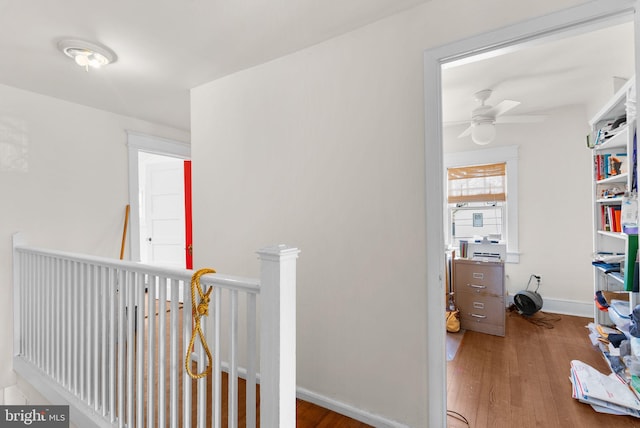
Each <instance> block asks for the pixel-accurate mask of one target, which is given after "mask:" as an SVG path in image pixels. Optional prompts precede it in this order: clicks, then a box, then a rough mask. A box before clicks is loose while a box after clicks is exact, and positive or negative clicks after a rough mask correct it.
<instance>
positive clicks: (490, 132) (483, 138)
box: [471, 121, 496, 146]
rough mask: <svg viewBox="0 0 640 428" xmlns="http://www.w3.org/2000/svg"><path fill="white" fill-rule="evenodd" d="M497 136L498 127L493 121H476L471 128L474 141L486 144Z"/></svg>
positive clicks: (482, 144)
mask: <svg viewBox="0 0 640 428" xmlns="http://www.w3.org/2000/svg"><path fill="white" fill-rule="evenodd" d="M494 138H496V127H495V126H494V124H493V122H492V121H487V122H478V123H474V124H473V126H472V128H471V139H472V140H473V142H474V143H476V144H478V145H481V146H485V145H487V144H489V143H490V142H492V141H493V139H494Z"/></svg>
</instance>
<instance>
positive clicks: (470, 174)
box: [447, 162, 507, 204]
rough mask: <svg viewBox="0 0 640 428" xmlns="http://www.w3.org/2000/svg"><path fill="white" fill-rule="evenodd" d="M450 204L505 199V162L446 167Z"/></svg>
mask: <svg viewBox="0 0 640 428" xmlns="http://www.w3.org/2000/svg"><path fill="white" fill-rule="evenodd" d="M447 178H448V184H449V185H448V192H447V193H448V194H447V201H448V202H449V203H450V204H456V203H462V202H493V201H506V199H507V189H506V163H505V162H501V163H492V164H486V165H471V166H462V167H455V168H448V169H447Z"/></svg>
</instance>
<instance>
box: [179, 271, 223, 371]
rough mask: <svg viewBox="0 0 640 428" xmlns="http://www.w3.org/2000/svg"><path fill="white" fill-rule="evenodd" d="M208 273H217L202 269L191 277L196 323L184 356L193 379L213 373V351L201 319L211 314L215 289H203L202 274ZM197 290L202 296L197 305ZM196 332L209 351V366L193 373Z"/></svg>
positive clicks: (192, 307) (186, 367)
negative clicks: (192, 356) (210, 348)
mask: <svg viewBox="0 0 640 428" xmlns="http://www.w3.org/2000/svg"><path fill="white" fill-rule="evenodd" d="M208 273H216V271H215V270H213V269H207V268H205V269H200V270H198V271H197V272H196V273H194V274H193V276H192V277H191V310H192V314H193V317H194V320H195V325H194V326H193V331H192V332H191V341H190V342H189V347H188V348H187V355H186V357H185V358H184V367H185V369H186V370H187V373H188V374H189V376H190V377H191V379H201V378H203V377H206V376H207V375H208V374H209V373H211V361H212V360H213V357H212V356H211V351H210V350H209V346H208V345H207V341H206V339H205V338H204V333H203V332H202V328H201V327H200V319H201V318H202V317H203V316H204V315H209V300H210V298H209V294H211V292H212V291H213V287H211V288H209V290H207V292H206V293H204V292H203V291H202V286H201V285H200V277H201V276H202V275H206V274H208ZM196 290H197V291H198V295H199V297H200V303H198V304H197V305H196ZM196 334H197V335H198V336H200V341H201V342H202V347H203V348H204V351H205V352H206V353H207V359H208V362H207V367H206V368H205V370H204V371H203V372H202V373H193V372H192V371H191V364H190V363H191V357H190V356H191V350H192V349H193V345H194V344H195V341H196Z"/></svg>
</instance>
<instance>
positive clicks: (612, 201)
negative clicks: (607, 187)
mask: <svg viewBox="0 0 640 428" xmlns="http://www.w3.org/2000/svg"><path fill="white" fill-rule="evenodd" d="M596 203H597V204H616V205H619V204H621V203H622V198H603V199H598V200H596Z"/></svg>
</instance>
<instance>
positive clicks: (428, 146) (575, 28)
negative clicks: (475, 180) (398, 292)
mask: <svg viewBox="0 0 640 428" xmlns="http://www.w3.org/2000/svg"><path fill="white" fill-rule="evenodd" d="M634 4H635V2H631V1H627V2H625V1H620V2H608V1H595V2H590V3H588V4H584V5H581V6H576V7H574V8H571V9H567V10H564V11H560V12H557V13H553V14H550V15H547V16H543V17H540V18H536V19H532V20H529V21H526V22H523V23H519V24H516V25H512V26H509V27H504V28H502V29H500V30H496V31H493V32H489V33H485V34H482V35H479V36H476V37H472V38H469V39H465V40H462V41H459V42H456V43H452V44H449V45H445V46H441V47H438V48H435V49H431V50H428V51H426V52H425V56H424V59H425V62H424V65H425V80H424V86H425V153H426V156H425V169H426V201H427V204H428V207H430V208H433V207H434V206H435V205H436V204H437V206H439V207H444V197H443V194H444V191H443V189H444V187H443V183H444V179H443V141H444V129H443V110H442V108H443V93H442V69H443V67H446V66H450V65H452V64H454V63H458V64H461V63H463V62H471V61H476V60H479V59H481V58H483V57H484V58H486V57H491V56H496V55H498V54H501V53H503V52H507V51H513V50H514V49H521V48H524V47H529V46H535V45H539V44H541V43H546V42H548V41H551V40H557V39H559V38H563V37H567V36H569V35H575V34H579V33H583V32H586V31H593V29H595V28H602V27H605V26H609V25H612V24H615V23H619V22H621V21H623V20H627V21H633V22H634V25H635V27H636V28H638V17H637V16H636V14H635V13H634V7H633V6H634ZM636 31H637V30H636ZM634 41H635V46H634V53H635V61H636V62H637V61H638V57H639V55H638V40H637V36H635V34H634ZM636 68H637V67H636ZM481 89H485V88H478V90H481ZM471 95H472V94H471ZM427 212H429V214H430V215H429V216H428V218H427V219H426V233H427V288H428V290H429V293H428V294H429V296H430V297H433V295H434V294H435V293H440V294H438V295H439V296H444V293H445V286H444V281H443V278H444V277H445V276H444V267H445V261H444V259H445V253H444V251H442V248H443V247H442V243H443V242H444V232H443V224H444V221H443V213H444V209H442V210H434V209H427ZM442 300H443V299H440V298H437V299H433V298H429V299H428V302H427V322H428V324H429V325H430V326H438V325H439V326H441V328H429V329H427V331H428V336H429V337H428V338H427V343H429V344H431V345H432V346H429V348H428V350H427V355H428V367H427V373H428V397H429V402H428V409H429V411H428V414H429V426H446V410H447V402H446V400H447V399H446V396H447V394H446V383H447V379H446V356H445V351H444V350H445V328H444V310H445V308H444V306H443V305H442Z"/></svg>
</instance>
